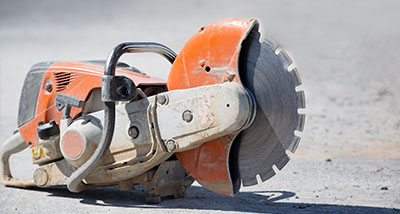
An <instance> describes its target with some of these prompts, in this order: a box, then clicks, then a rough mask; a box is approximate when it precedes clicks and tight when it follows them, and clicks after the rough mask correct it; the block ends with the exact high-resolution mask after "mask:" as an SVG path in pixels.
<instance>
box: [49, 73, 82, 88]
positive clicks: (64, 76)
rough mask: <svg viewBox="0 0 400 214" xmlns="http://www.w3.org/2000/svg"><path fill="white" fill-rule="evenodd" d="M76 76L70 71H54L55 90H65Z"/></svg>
mask: <svg viewBox="0 0 400 214" xmlns="http://www.w3.org/2000/svg"><path fill="white" fill-rule="evenodd" d="M77 77H78V75H77V74H74V73H70V72H57V73H54V79H55V80H56V92H60V91H63V90H65V89H66V88H67V87H68V85H69V84H71V83H72V82H73V81H74V80H75V79H76V78H77Z"/></svg>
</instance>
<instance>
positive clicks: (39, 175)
mask: <svg viewBox="0 0 400 214" xmlns="http://www.w3.org/2000/svg"><path fill="white" fill-rule="evenodd" d="M33 180H34V181H35V183H36V185H38V186H40V187H42V186H45V185H46V184H47V181H48V180H49V175H48V174H47V171H46V170H45V169H43V168H38V169H36V170H35V172H34V173H33Z"/></svg>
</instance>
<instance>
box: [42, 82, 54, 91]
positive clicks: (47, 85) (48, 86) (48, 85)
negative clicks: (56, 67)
mask: <svg viewBox="0 0 400 214" xmlns="http://www.w3.org/2000/svg"><path fill="white" fill-rule="evenodd" d="M44 89H45V90H46V91H47V92H49V93H50V92H52V91H53V84H52V83H51V82H46V83H45V84H44Z"/></svg>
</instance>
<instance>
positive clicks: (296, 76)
mask: <svg viewBox="0 0 400 214" xmlns="http://www.w3.org/2000/svg"><path fill="white" fill-rule="evenodd" d="M291 72H293V74H294V77H295V79H296V82H297V86H299V85H301V84H302V82H301V78H300V74H299V71H298V70H297V68H293V69H292V70H291Z"/></svg>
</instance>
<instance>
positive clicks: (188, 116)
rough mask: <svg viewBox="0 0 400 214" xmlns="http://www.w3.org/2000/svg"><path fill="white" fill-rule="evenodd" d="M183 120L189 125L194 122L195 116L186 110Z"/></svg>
mask: <svg viewBox="0 0 400 214" xmlns="http://www.w3.org/2000/svg"><path fill="white" fill-rule="evenodd" d="M182 119H183V120H184V121H186V122H187V123H189V122H190V121H192V120H193V114H192V112H191V111H190V110H186V111H184V112H183V113H182Z"/></svg>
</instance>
